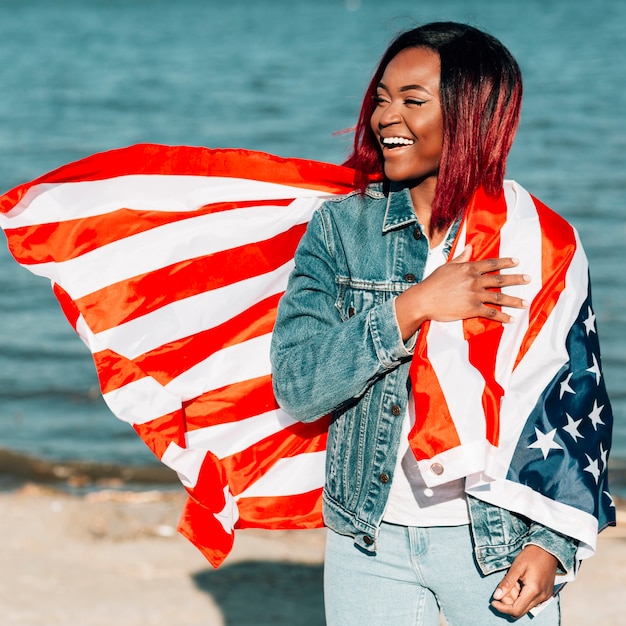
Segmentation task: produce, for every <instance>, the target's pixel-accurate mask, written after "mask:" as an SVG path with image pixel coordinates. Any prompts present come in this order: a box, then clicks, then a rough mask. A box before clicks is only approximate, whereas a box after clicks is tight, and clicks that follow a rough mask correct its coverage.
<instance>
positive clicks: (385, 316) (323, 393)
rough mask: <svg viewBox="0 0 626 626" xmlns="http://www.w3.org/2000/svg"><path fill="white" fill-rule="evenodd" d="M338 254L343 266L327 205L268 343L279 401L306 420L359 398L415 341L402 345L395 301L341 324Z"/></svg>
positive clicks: (305, 242)
mask: <svg viewBox="0 0 626 626" xmlns="http://www.w3.org/2000/svg"><path fill="white" fill-rule="evenodd" d="M366 253H367V252H366V250H363V254H366ZM338 256H339V258H340V261H341V263H343V264H344V265H345V261H344V257H343V250H342V248H341V246H340V242H339V238H338V236H337V235H336V233H335V230H334V228H333V223H332V218H331V216H330V215H329V213H328V211H325V208H324V206H322V207H321V208H320V210H318V211H317V212H316V213H315V214H314V216H313V218H312V220H311V222H310V223H309V225H308V227H307V230H306V232H305V234H304V236H303V238H302V240H301V242H300V244H299V246H298V249H297V251H296V255H295V268H294V270H293V271H292V273H291V276H290V278H289V283H288V285H287V289H286V292H285V294H284V296H283V297H282V298H281V301H280V304H279V307H278V316H277V320H276V325H275V327H274V332H273V336H272V346H271V362H272V380H273V386H274V394H275V396H276V399H277V400H278V402H279V404H280V405H281V407H282V408H283V409H284V410H285V411H286V412H287V413H288V414H289V415H291V416H292V417H294V418H295V419H297V420H300V421H303V422H307V421H313V420H315V419H317V418H320V417H322V416H324V415H326V414H328V413H330V412H331V411H332V410H334V409H336V408H338V407H339V406H341V405H342V404H343V403H346V402H349V401H350V400H352V399H354V398H358V397H360V396H361V395H362V394H363V393H364V392H365V391H366V389H367V388H368V387H369V386H370V385H371V384H372V383H373V382H374V381H375V380H376V379H377V378H379V377H381V376H382V375H384V374H385V373H386V372H387V371H389V370H391V369H393V368H395V367H397V366H398V365H399V364H400V363H401V362H402V361H403V360H405V359H408V358H410V357H411V354H412V351H411V344H409V347H407V346H405V344H404V342H403V341H402V336H401V334H400V329H399V327H398V323H397V319H396V315H395V306H394V303H395V298H390V299H388V300H386V301H385V302H383V303H381V304H377V305H375V306H373V307H372V308H370V309H368V310H365V311H359V312H357V313H356V314H355V315H354V316H352V317H350V318H348V319H345V320H344V319H342V316H341V314H340V311H339V308H338V307H337V298H338V282H337V276H338V273H339V272H338V267H339V265H338Z"/></svg>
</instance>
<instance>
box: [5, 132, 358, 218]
mask: <svg viewBox="0 0 626 626" xmlns="http://www.w3.org/2000/svg"><path fill="white" fill-rule="evenodd" d="M251 173H252V175H251ZM137 174H155V175H176V176H223V177H228V178H247V179H252V180H258V181H263V182H271V183H277V184H281V185H290V186H294V187H303V188H306V189H315V190H319V191H323V192H325V193H336V194H341V193H349V192H350V191H352V190H353V189H354V184H353V183H354V170H352V169H349V168H347V167H341V166H338V165H331V164H329V163H321V162H317V161H308V160H301V159H294V158H281V157H278V156H275V155H272V154H267V153H264V152H251V151H248V150H239V149H224V150H211V149H209V148H202V147H194V146H162V145H158V144H137V145H135V146H129V147H127V148H120V149H118V150H109V151H107V152H100V153H98V154H94V155H91V156H88V157H86V158H84V159H81V160H79V161H75V162H74V163H69V164H67V165H63V166H62V167H59V168H58V169H56V170H54V171H52V172H49V173H48V174H44V175H43V176H41V177H39V178H37V179H35V180H34V181H32V182H29V183H25V184H23V185H20V186H18V187H15V188H14V189H12V190H11V191H9V192H7V193H6V194H4V195H3V196H2V197H1V198H0V212H2V213H8V212H9V211H10V210H11V209H12V208H13V207H14V206H15V205H16V204H17V203H18V202H19V201H20V200H21V199H22V198H23V197H24V196H25V195H26V193H27V192H28V190H29V189H30V188H31V187H34V186H35V185H39V184H41V183H68V182H86V181H90V180H105V179H107V178H115V177H118V176H132V175H137Z"/></svg>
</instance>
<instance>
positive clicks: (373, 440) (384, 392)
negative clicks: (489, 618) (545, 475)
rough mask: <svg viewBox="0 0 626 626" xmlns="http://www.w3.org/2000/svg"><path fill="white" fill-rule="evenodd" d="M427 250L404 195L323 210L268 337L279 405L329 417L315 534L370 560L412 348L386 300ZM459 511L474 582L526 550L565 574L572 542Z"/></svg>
mask: <svg viewBox="0 0 626 626" xmlns="http://www.w3.org/2000/svg"><path fill="white" fill-rule="evenodd" d="M457 228H458V224H455V225H454V226H453V228H452V229H451V232H450V234H449V236H448V239H447V241H446V244H445V245H446V246H447V250H448V251H449V249H450V248H451V246H452V241H453V239H454V236H455V232H456V230H457ZM428 251H429V243H428V240H427V238H426V237H425V236H424V234H423V232H422V229H421V228H420V225H419V223H418V220H417V216H416V214H415V212H414V210H413V205H412V203H411V199H410V195H409V193H408V190H406V189H404V190H400V191H392V192H390V193H387V194H385V193H383V190H382V187H381V186H380V185H372V186H370V187H369V188H368V189H367V190H366V193H365V194H364V195H359V194H356V193H353V194H350V195H348V196H346V197H343V198H337V199H332V200H328V201H326V202H325V203H324V204H323V205H322V206H321V207H320V209H319V210H318V211H317V212H316V213H315V214H314V215H313V218H312V219H311V222H310V223H309V225H308V228H307V231H306V233H305V235H304V237H303V239H302V241H301V242H300V245H299V247H298V250H297V251H296V255H295V269H294V271H293V272H292V274H291V276H290V279H289V284H288V287H287V290H286V293H285V295H284V296H283V298H282V299H281V301H280V305H279V310H278V318H277V321H276V325H275V328H274V333H273V339H272V349H271V359H272V373H273V384H274V393H275V395H276V398H277V399H278V402H279V403H280V405H281V407H282V408H283V409H284V410H285V411H286V412H287V413H288V414H289V415H291V416H292V417H294V418H295V419H297V420H300V421H303V422H308V421H312V420H315V419H318V418H320V417H322V416H324V415H327V414H331V423H330V426H329V431H328V442H327V460H326V481H325V488H324V495H323V512H324V521H325V524H326V525H327V526H328V527H329V528H331V529H333V530H335V531H336V532H338V533H341V534H345V535H350V536H353V537H354V540H355V543H356V544H357V545H359V546H361V547H362V548H364V549H366V550H370V551H375V550H376V542H377V536H378V530H379V527H380V524H381V520H382V518H383V514H384V511H385V507H386V504H387V498H388V496H389V491H390V488H391V481H392V480H393V472H394V469H395V462H396V457H397V451H398V447H399V443H400V431H401V426H402V419H403V415H404V413H405V411H406V408H407V404H408V398H409V390H410V385H409V366H410V362H411V357H412V350H413V347H414V345H415V338H413V339H412V340H410V341H409V342H407V343H405V342H404V341H403V340H402V336H401V333H400V329H399V327H398V323H397V320H396V316H395V308H394V301H395V298H396V297H397V296H398V295H399V294H401V293H402V292H403V291H404V290H405V289H407V288H409V287H410V286H411V285H413V284H415V283H416V282H419V281H420V280H421V277H422V275H423V272H424V267H425V264H426V260H427V256H428ZM468 503H469V510H470V520H471V527H472V535H473V538H474V548H475V554H476V560H477V562H478V564H479V566H480V567H481V569H482V570H483V572H484V573H489V572H492V571H496V570H499V569H505V568H507V567H508V566H509V565H510V564H511V562H512V561H513V559H514V558H515V556H516V555H517V554H518V553H519V551H520V550H521V549H522V548H523V547H524V546H525V545H527V544H530V543H533V544H537V545H539V546H541V547H543V548H544V549H546V550H547V551H548V552H551V553H552V554H553V555H554V556H555V557H556V558H557V559H558V561H559V564H560V567H559V569H560V570H561V571H571V569H572V568H573V563H574V554H575V551H576V544H575V542H574V541H573V540H571V539H569V538H566V537H564V536H562V535H559V534H557V533H555V532H554V531H552V530H550V529H548V528H546V527H544V526H540V525H539V524H536V523H533V522H531V521H530V520H528V519H525V518H522V517H520V516H517V515H515V514H513V513H511V512H509V511H506V510H503V509H500V508H498V507H495V506H493V505H490V504H487V503H484V502H482V501H480V500H477V499H475V498H472V497H469V496H468Z"/></svg>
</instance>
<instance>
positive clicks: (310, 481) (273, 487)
mask: <svg viewBox="0 0 626 626" xmlns="http://www.w3.org/2000/svg"><path fill="white" fill-rule="evenodd" d="M325 461H326V451H325V450H322V451H320V452H308V453H306V454H299V455H297V456H293V457H288V458H284V459H281V460H280V461H277V462H276V464H275V465H272V467H271V468H270V469H269V470H268V471H267V472H266V473H265V474H264V475H263V476H262V477H261V478H259V480H257V481H256V482H255V483H254V484H252V485H250V487H249V488H248V489H246V490H245V491H244V492H242V493H240V494H239V495H238V496H236V497H235V500H240V499H242V498H255V497H256V498H263V497H277V496H291V495H297V494H300V493H307V492H309V491H313V490H314V489H321V488H322V487H323V486H324V466H325Z"/></svg>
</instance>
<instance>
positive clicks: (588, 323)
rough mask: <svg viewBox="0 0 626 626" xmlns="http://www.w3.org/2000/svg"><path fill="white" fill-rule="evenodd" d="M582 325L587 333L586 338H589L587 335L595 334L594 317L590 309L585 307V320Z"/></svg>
mask: <svg viewBox="0 0 626 626" xmlns="http://www.w3.org/2000/svg"><path fill="white" fill-rule="evenodd" d="M583 324H584V325H585V330H586V331H587V337H589V333H595V332H596V316H595V314H594V312H593V311H592V310H591V307H587V319H586V320H584V321H583Z"/></svg>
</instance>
